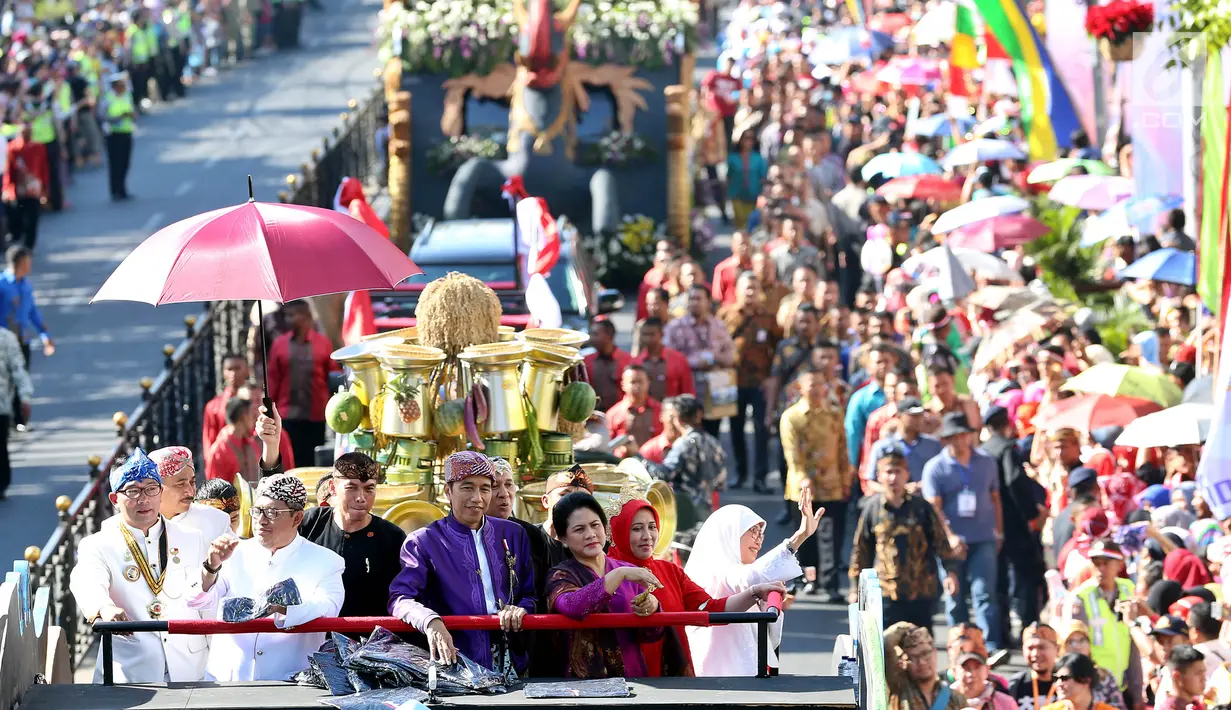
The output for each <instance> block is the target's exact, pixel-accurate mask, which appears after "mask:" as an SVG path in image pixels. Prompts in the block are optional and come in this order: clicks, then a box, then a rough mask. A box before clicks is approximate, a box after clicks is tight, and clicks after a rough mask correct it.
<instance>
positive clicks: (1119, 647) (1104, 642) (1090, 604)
mask: <svg viewBox="0 0 1231 710" xmlns="http://www.w3.org/2000/svg"><path fill="white" fill-rule="evenodd" d="M1116 587H1117V588H1118V592H1117V594H1118V596H1117V597H1116V598H1117V599H1132V598H1133V594H1134V592H1135V591H1136V590H1135V589H1134V588H1133V583H1132V582H1131V581H1129V580H1127V579H1117V580H1116ZM1074 593H1075V594H1076V595H1077V598H1078V599H1080V600H1081V604H1082V606H1083V607H1084V608H1085V611H1086V619H1087V622H1086V626H1088V627H1089V628H1090V659H1091V660H1093V661H1094V663H1095V665H1097V666H1098V667H1100V668H1102V669H1103V670H1105V671H1107V672H1108V673H1110V674H1111V675H1112V676H1114V677H1115V679H1116V683H1117V684H1118V685H1119V686H1120V689H1121V690H1124V688H1125V687H1126V686H1125V684H1124V679H1125V675H1126V674H1127V672H1128V659H1129V654H1130V652H1131V651H1132V649H1133V637H1132V635H1131V634H1129V630H1128V624H1126V623H1124V622H1123V621H1121V620H1120V616H1119V614H1117V613H1116V612H1115V610H1114V609H1112V608H1111V606H1110V605H1108V604H1107V600H1106V599H1105V598H1103V595H1102V594H1100V593H1099V586H1098V582H1096V581H1094V580H1090V581H1089V582H1086V583H1085V584H1083V585H1082V586H1080V587H1078V588H1077V589H1076V590H1075V592H1074ZM1096 625H1101V627H1102V628H1101V629H1100V630H1099V631H1095V627H1096ZM1095 636H1102V638H1099V639H1096V638H1095ZM1096 640H1097V641H1098V643H1097V644H1096V643H1095V641H1096Z"/></svg>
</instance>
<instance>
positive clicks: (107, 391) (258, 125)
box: [0, 0, 381, 568]
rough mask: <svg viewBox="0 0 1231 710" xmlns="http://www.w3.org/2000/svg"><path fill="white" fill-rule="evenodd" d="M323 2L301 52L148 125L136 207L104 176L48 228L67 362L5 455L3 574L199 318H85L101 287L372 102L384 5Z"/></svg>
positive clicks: (41, 538)
mask: <svg viewBox="0 0 1231 710" xmlns="http://www.w3.org/2000/svg"><path fill="white" fill-rule="evenodd" d="M324 1H325V6H326V8H327V9H326V11H325V12H309V13H307V14H306V16H305V19H304V28H303V35H302V36H303V44H304V46H303V47H302V48H301V49H299V50H298V51H295V52H291V53H286V54H279V55H273V56H269V57H264V58H259V59H255V60H250V61H248V62H245V63H243V64H241V65H238V66H236V67H234V68H231V69H226V70H223V71H221V72H220V73H219V74H218V75H217V76H216V77H212V78H208V79H205V80H203V81H201V82H200V83H198V84H196V85H195V86H193V87H191V88H190V89H189V91H188V96H187V98H186V99H183V100H180V101H178V102H176V103H173V104H170V105H163V106H159V107H157V108H155V109H154V111H153V113H152V114H151V115H149V116H147V117H145V118H142V119H141V120H140V121H139V124H138V129H137V135H136V139H135V141H136V148H135V151H134V155H133V166H132V172H131V173H130V175H129V179H128V187H129V190H130V192H132V193H133V194H134V195H136V196H137V199H136V200H135V201H134V202H129V203H122V204H113V203H112V202H111V201H110V200H109V199H108V191H107V184H106V181H107V178H106V173H105V171H104V170H93V171H90V172H87V173H85V174H81V175H78V176H77V178H76V182H75V184H73V185H72V186H71V187H70V188H69V190H68V196H69V200H70V202H71V207H70V208H69V209H67V210H66V211H64V212H63V213H61V214H55V215H48V216H45V217H44V220H43V222H42V225H41V234H40V236H39V241H38V249H37V254H36V258H35V264H34V269H35V271H34V275H33V281H34V285H35V294H36V298H37V301H38V303H39V306H40V309H41V310H42V314H43V318H44V320H45V321H46V324H47V327H48V329H49V330H50V332H51V334H52V337H53V338H54V339H55V341H56V345H57V347H58V350H57V352H56V354H55V355H54V356H52V357H50V358H46V357H43V355H42V354H41V353H36V354H35V355H34V361H33V363H32V375H33V378H34V388H35V398H34V400H33V403H32V404H33V407H34V422H33V431H31V432H29V433H26V434H15V435H14V436H13V438H12V439H11V441H10V444H9V449H10V452H11V453H12V457H13V467H14V471H13V473H14V480H13V485H12V486H11V487H10V488H9V491H8V494H9V498H8V500H6V501H2V502H0V561H5V560H11V559H18V558H20V557H21V555H22V552H23V550H24V549H25V548H26V546H27V545H42V544H43V543H44V542H45V541H46V540H47V538H48V536H49V535H50V534H51V532H52V530H53V529H54V527H55V524H56V513H55V508H54V501H55V499H56V497H57V496H60V495H69V496H74V495H76V493H77V492H78V491H79V490H80V489H81V486H82V484H83V483H84V482H85V481H86V479H87V475H86V474H87V465H86V459H87V457H88V456H90V455H91V454H98V455H103V454H105V453H106V452H107V451H108V450H109V449H110V447H111V446H113V445H114V442H115V438H114V435H115V429H114V427H113V425H112V423H111V417H112V415H113V414H114V413H115V412H118V411H123V412H129V411H131V410H132V409H133V408H134V407H135V406H136V405H137V403H138V401H139V398H140V388H139V385H138V382H139V381H140V380H141V378H142V377H147V376H148V377H153V376H155V375H157V374H158V372H159V371H160V370H161V369H162V353H161V351H162V347H163V345H165V344H167V343H177V342H179V340H180V339H181V338H182V337H183V332H184V325H183V319H184V316H185V315H188V314H190V313H197V312H199V311H200V310H201V308H202V307H200V306H196V305H182V306H164V307H161V308H158V309H154V308H152V307H150V306H147V305H144V304H134V303H100V304H96V305H89V300H90V298H91V297H92V296H93V295H94V293H95V292H96V291H97V290H98V287H99V286H101V285H102V283H103V281H104V280H105V279H106V278H107V276H108V275H110V273H111V272H112V270H113V269H114V268H115V267H116V265H117V264H119V262H120V261H121V260H122V259H123V258H124V257H125V256H127V255H128V253H129V252H130V251H131V250H132V249H133V248H134V247H135V246H136V245H137V244H139V243H140V242H141V241H142V240H143V239H145V238H146V237H147V236H149V235H150V234H152V233H153V232H155V231H157V230H158V229H159V228H161V227H164V226H166V225H168V224H171V223H173V222H175V221H177V220H180V219H183V218H186V217H190V216H192V215H194V214H197V213H199V212H204V211H207V210H212V209H217V208H220V207H225V206H227V205H230V204H235V203H239V202H242V201H243V200H245V199H246V198H247V197H248V194H247V182H246V177H247V175H249V174H251V175H252V177H253V181H254V185H255V188H256V196H257V199H260V200H266V201H276V200H277V194H278V191H279V190H281V189H283V188H284V187H285V178H286V175H287V174H288V173H292V172H296V173H297V172H298V171H299V167H300V165H302V164H303V163H306V162H309V160H310V157H309V154H310V152H311V151H312V150H313V149H315V148H319V147H320V145H321V139H322V138H323V137H324V136H326V135H328V133H329V131H330V129H332V128H333V127H334V126H336V125H339V114H340V113H341V112H343V111H346V110H347V108H346V105H347V101H348V100H349V99H351V98H357V99H360V100H362V99H363V98H365V97H366V96H368V95H369V94H370V93H371V91H373V90H374V89H375V88H376V85H377V84H376V79H375V78H374V76H373V70H374V69H376V68H377V67H378V64H379V63H378V61H377V58H376V52H375V48H374V40H373V38H372V28H373V27H374V26H375V22H376V15H377V12H378V11H379V10H380V8H381V3H380V2H378V1H376V0H324ZM8 566H9V564H8V563H7V562H6V561H5V562H0V567H3V568H7V567H8Z"/></svg>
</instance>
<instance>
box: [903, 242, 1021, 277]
mask: <svg viewBox="0 0 1231 710" xmlns="http://www.w3.org/2000/svg"><path fill="white" fill-rule="evenodd" d="M950 253H951V254H952V256H953V257H955V258H956V259H957V261H958V263H959V264H961V266H962V269H963V270H973V271H975V272H976V273H979V274H982V275H983V276H985V277H987V278H989V279H995V280H1011V279H1013V278H1014V277H1015V276H1016V274H1014V272H1013V270H1012V269H1010V268H1009V265H1008V264H1006V263H1005V262H1004V261H1002V260H1001V259H999V258H998V257H995V256H993V255H991V254H985V253H983V252H981V251H975V250H974V249H949V248H946V247H943V246H939V247H935V248H933V249H929V250H928V251H926V252H924V253H922V254H916V255H915V256H912V257H910V258H909V259H907V260H906V261H904V262H902V271H905V272H906V273H907V274H915V275H919V274H930V273H944V269H946V268H948V266H949V264H950V261H949V259H950Z"/></svg>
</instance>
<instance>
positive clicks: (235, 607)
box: [222, 579, 303, 624]
mask: <svg viewBox="0 0 1231 710" xmlns="http://www.w3.org/2000/svg"><path fill="white" fill-rule="evenodd" d="M302 602H303V598H302V597H301V596H300V595H299V586H298V585H296V584H295V580H293V579H284V580H282V581H281V582H278V583H277V584H275V585H273V586H272V587H270V588H269V589H266V590H265V591H264V592H262V593H261V595H260V596H259V597H257V598H255V599H250V598H248V597H230V598H229V599H226V600H224V601H223V602H222V620H223V621H226V622H228V623H232V624H234V623H237V622H240V621H252V620H254V619H263V618H265V617H267V616H269V615H270V614H272V613H273V609H272V607H275V606H281V607H284V608H289V607H293V606H296V605H298V604H301V603H302Z"/></svg>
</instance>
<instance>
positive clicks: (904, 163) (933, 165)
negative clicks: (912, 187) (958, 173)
mask: <svg viewBox="0 0 1231 710" xmlns="http://www.w3.org/2000/svg"><path fill="white" fill-rule="evenodd" d="M943 172H944V170H941V168H940V165H939V164H938V163H937V162H936V161H935V160H932V159H931V158H929V157H927V156H926V155H923V154H922V153H881V154H880V155H878V156H876V157H875V158H872V159H871V160H869V161H868V162H867V163H866V164H865V165H864V166H863V171H862V172H861V174H862V175H863V179H864V180H871V179H872V176H873V175H876V174H877V173H880V174H881V175H883V176H885V177H886V178H887V179H890V180H892V179H893V178H896V177H902V176H903V175H924V174H928V175H940V174H941V173H943Z"/></svg>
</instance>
